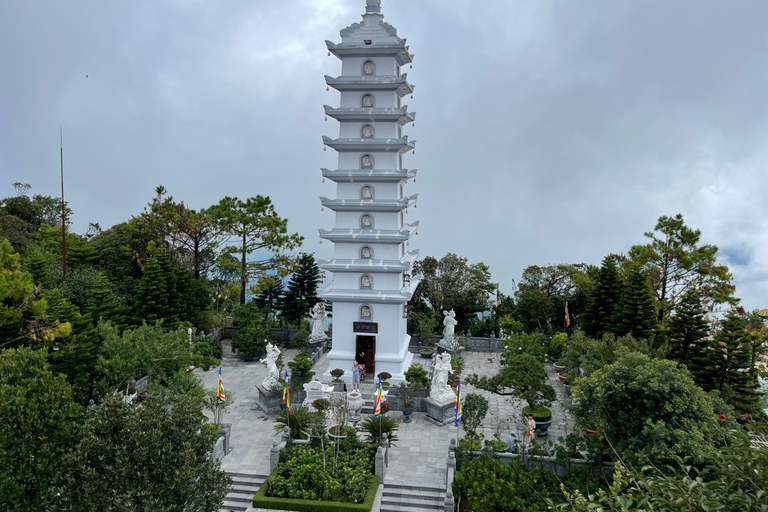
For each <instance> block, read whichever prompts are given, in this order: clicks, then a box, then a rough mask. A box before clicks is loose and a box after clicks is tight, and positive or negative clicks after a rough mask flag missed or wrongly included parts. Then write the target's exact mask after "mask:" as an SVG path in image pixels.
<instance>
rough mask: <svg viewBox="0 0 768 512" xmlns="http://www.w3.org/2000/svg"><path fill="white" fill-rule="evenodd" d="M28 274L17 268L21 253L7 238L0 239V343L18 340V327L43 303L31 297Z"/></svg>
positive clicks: (33, 296)
mask: <svg viewBox="0 0 768 512" xmlns="http://www.w3.org/2000/svg"><path fill="white" fill-rule="evenodd" d="M34 290H35V286H34V284H33V282H32V276H31V275H30V274H29V273H28V272H24V271H22V270H21V257H20V256H19V255H18V254H16V253H15V252H14V251H13V247H11V244H10V242H8V240H7V239H2V240H0V346H8V345H11V344H18V343H19V342H20V341H21V339H22V338H21V335H20V334H21V330H22V328H24V326H25V324H26V321H27V320H30V319H31V315H32V314H41V313H42V312H43V310H44V308H45V303H41V302H40V301H38V300H37V299H36V297H35V293H34Z"/></svg>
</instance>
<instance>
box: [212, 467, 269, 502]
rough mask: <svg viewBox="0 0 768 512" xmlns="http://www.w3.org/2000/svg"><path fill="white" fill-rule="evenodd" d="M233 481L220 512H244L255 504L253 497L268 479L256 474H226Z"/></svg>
mask: <svg viewBox="0 0 768 512" xmlns="http://www.w3.org/2000/svg"><path fill="white" fill-rule="evenodd" d="M226 473H227V476H229V478H230V479H231V480H232V486H231V487H230V488H229V492H228V493H227V496H226V497H225V498H224V502H223V503H222V504H221V506H220V507H219V511H220V512H230V511H235V512H244V511H245V510H246V509H247V508H248V507H250V506H251V503H252V502H253V496H254V495H255V494H256V493H257V492H258V490H259V487H261V484H263V483H264V480H266V479H267V477H266V476H265V475H257V474H254V473H235V472H226Z"/></svg>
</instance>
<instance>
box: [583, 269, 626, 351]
mask: <svg viewBox="0 0 768 512" xmlns="http://www.w3.org/2000/svg"><path fill="white" fill-rule="evenodd" d="M622 288H623V285H622V282H621V275H620V274H619V270H618V267H617V265H616V256H614V255H608V256H606V257H605V258H603V263H602V265H601V266H600V272H599V274H598V278H597V286H596V287H595V294H594V296H593V297H592V299H591V300H590V301H589V303H588V304H587V310H586V311H585V313H584V315H583V318H584V320H583V326H582V327H583V329H584V332H585V333H586V334H587V335H589V336H592V337H600V336H601V335H602V334H603V333H606V332H613V310H614V309H615V308H616V306H618V304H619V302H620V301H621V294H622Z"/></svg>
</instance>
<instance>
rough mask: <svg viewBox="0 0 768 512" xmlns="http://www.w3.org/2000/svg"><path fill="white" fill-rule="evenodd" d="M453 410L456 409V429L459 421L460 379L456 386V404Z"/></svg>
mask: <svg viewBox="0 0 768 512" xmlns="http://www.w3.org/2000/svg"><path fill="white" fill-rule="evenodd" d="M454 408H455V409H456V422H455V423H454V426H456V427H458V426H459V422H460V421H461V379H459V383H458V385H457V386H456V403H455V405H454Z"/></svg>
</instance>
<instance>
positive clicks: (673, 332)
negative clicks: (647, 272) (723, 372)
mask: <svg viewBox="0 0 768 512" xmlns="http://www.w3.org/2000/svg"><path fill="white" fill-rule="evenodd" d="M705 314H706V313H705V311H704V308H702V307H701V300H700V299H699V294H698V292H697V291H696V290H695V289H693V288H692V289H690V290H688V291H687V292H686V293H685V295H684V296H683V299H682V300H681V301H680V304H679V305H678V307H677V309H676V311H675V315H674V316H673V317H672V318H670V320H669V343H670V351H669V358H670V359H673V360H675V361H677V362H679V363H681V364H688V363H689V362H690V361H692V360H701V358H702V356H703V352H704V350H705V348H706V341H705V339H704V338H706V336H707V334H708V332H709V323H708V322H707V320H706V319H705V317H704V315H705Z"/></svg>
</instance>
